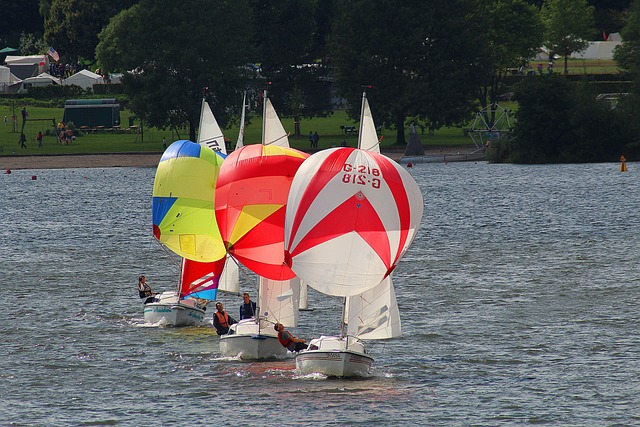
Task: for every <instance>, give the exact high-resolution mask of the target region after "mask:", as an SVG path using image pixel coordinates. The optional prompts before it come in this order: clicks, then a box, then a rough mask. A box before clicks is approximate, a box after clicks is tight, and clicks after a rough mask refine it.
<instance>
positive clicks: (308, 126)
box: [0, 106, 472, 156]
mask: <svg viewBox="0 0 640 427" xmlns="http://www.w3.org/2000/svg"><path fill="white" fill-rule="evenodd" d="M0 108H1V109H2V111H0V113H4V114H2V116H4V115H6V116H7V123H6V124H5V123H0V156H12V155H63V154H101V153H102V154H103V153H155V152H162V151H163V145H162V140H163V138H166V140H167V143H168V144H170V143H171V142H173V141H175V140H178V139H188V130H187V129H181V130H179V131H178V132H177V133H176V132H171V131H168V130H165V131H163V130H161V129H156V128H144V129H143V131H142V133H140V134H138V133H136V132H135V130H133V131H131V130H130V129H129V128H128V127H127V128H126V129H120V130H118V131H114V130H103V131H99V132H93V133H82V132H81V133H79V135H78V136H77V138H76V139H75V141H74V142H73V143H72V144H70V145H64V144H60V143H58V142H57V138H56V137H55V136H54V135H49V136H45V137H44V140H43V147H42V148H39V147H38V144H37V142H36V135H37V134H38V132H39V131H41V132H43V133H45V131H46V130H47V129H50V128H51V127H52V120H55V122H56V123H57V122H58V121H60V120H61V119H62V115H63V109H61V108H39V107H30V106H27V111H28V119H40V120H27V122H26V124H25V135H26V137H27V148H20V145H19V143H18V138H19V136H20V133H19V132H20V129H21V128H22V118H21V116H20V109H21V108H22V106H20V107H19V108H18V109H17V113H16V114H17V116H18V119H17V123H16V127H15V128H14V127H13V125H12V122H11V114H12V110H11V108H10V107H7V106H2V107H0ZM130 115H131V114H130V113H129V112H128V111H122V112H121V113H120V120H121V122H122V123H126V124H128V117H129V116H130ZM2 116H0V117H2ZM282 122H283V125H284V127H285V129H287V131H289V132H293V130H294V123H293V119H290V118H283V119H282ZM136 124H137V123H136ZM354 125H355V126H357V123H354V122H353V121H352V120H350V119H349V118H348V116H347V114H346V112H345V111H335V112H334V113H333V114H332V115H331V116H329V117H326V118H314V119H310V120H303V121H302V122H301V123H300V132H301V136H300V137H299V138H296V137H295V136H294V135H291V136H290V137H289V141H290V143H291V146H292V147H293V148H297V149H301V150H304V149H308V148H309V139H308V134H309V132H310V131H311V132H318V134H319V135H320V140H319V144H318V145H319V147H318V148H320V149H322V148H329V147H332V146H338V145H340V143H341V141H342V139H345V140H346V142H347V144H348V145H350V146H352V147H353V146H355V145H356V144H357V135H356V134H344V133H343V131H342V129H341V126H354ZM223 131H224V134H225V136H226V137H227V138H228V139H229V140H230V144H231V145H232V146H235V143H236V140H237V138H238V128H237V127H232V128H229V129H225V130H223ZM261 132H262V118H261V117H260V116H256V115H255V114H254V115H252V116H251V118H250V122H249V124H248V125H247V126H246V129H245V139H244V140H245V143H247V144H253V143H258V142H260V135H261ZM407 135H408V134H407ZM381 136H383V139H382V142H381V148H382V149H383V150H384V149H391V148H393V145H394V144H395V142H396V134H395V131H389V130H383V132H382V134H381ZM420 137H421V139H422V142H423V144H424V145H425V146H427V147H428V146H447V145H452V146H453V145H455V146H460V145H471V144H472V141H471V139H470V138H469V137H468V136H465V135H464V131H463V129H462V128H443V129H440V130H438V131H436V132H434V133H433V134H429V133H428V132H427V131H425V133H424V134H422V135H420Z"/></svg>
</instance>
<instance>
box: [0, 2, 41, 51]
mask: <svg viewBox="0 0 640 427" xmlns="http://www.w3.org/2000/svg"><path fill="white" fill-rule="evenodd" d="M38 8H39V0H20V1H3V2H1V3H0V20H1V21H0V22H1V23H0V49H2V48H4V47H13V48H18V46H19V44H20V34H22V33H25V34H37V35H38V36H42V32H43V22H42V17H41V16H40V13H39V11H38Z"/></svg>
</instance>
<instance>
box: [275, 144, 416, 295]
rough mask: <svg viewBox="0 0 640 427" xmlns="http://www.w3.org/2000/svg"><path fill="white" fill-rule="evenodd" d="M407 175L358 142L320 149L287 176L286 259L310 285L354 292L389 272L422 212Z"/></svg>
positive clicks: (322, 289) (334, 291)
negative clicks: (291, 177) (288, 188)
mask: <svg viewBox="0 0 640 427" xmlns="http://www.w3.org/2000/svg"><path fill="white" fill-rule="evenodd" d="M423 203H424V202H423V199H422V193H421V192H420V189H419V187H418V184H416V182H415V180H414V179H413V177H412V176H411V175H410V174H409V173H408V172H407V171H406V170H405V169H404V168H403V167H401V166H400V165H398V164H397V163H396V162H394V161H393V160H391V159H389V158H388V157H386V156H383V155H382V154H379V153H373V152H368V151H365V150H361V149H357V148H342V147H340V148H333V149H328V150H323V151H320V152H318V153H316V154H314V155H312V156H311V157H309V158H308V159H307V160H305V161H304V162H303V163H302V165H301V166H300V168H299V169H298V171H297V172H296V175H295V177H294V179H293V182H292V184H291V189H290V192H289V198H288V200H287V211H286V217H285V259H286V263H287V264H288V265H289V266H290V267H291V269H292V270H293V271H294V272H295V273H296V275H298V276H299V277H300V278H301V279H302V280H304V281H305V282H306V283H307V284H308V285H309V286H311V287H313V288H314V289H316V290H318V291H319V292H322V293H325V294H328V295H335V296H352V295H357V294H360V293H362V292H364V291H366V290H368V289H371V288H373V287H374V286H376V285H377V284H378V283H380V282H381V281H382V280H383V279H384V278H385V277H387V276H389V274H391V272H392V271H393V269H394V268H395V266H396V264H397V263H398V261H399V260H400V258H401V257H402V256H403V255H404V253H405V252H406V251H407V249H408V248H409V246H410V245H411V243H412V241H413V239H414V237H415V235H416V232H417V229H418V226H419V224H420V220H421V219H422V212H423Z"/></svg>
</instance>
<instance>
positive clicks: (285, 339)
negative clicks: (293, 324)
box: [273, 323, 307, 352]
mask: <svg viewBox="0 0 640 427" xmlns="http://www.w3.org/2000/svg"><path fill="white" fill-rule="evenodd" d="M273 329H275V330H276V331H278V341H280V344H282V346H283V347H286V348H287V349H288V350H289V351H295V352H298V351H300V350H305V349H306V348H307V344H305V343H306V342H307V340H303V339H302V338H296V337H294V336H293V335H292V334H291V332H289V331H286V330H285V329H284V325H283V324H282V323H276V324H275V325H274V326H273Z"/></svg>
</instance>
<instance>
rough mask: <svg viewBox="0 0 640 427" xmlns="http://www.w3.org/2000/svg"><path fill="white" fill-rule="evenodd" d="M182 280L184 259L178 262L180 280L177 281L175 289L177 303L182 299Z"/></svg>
mask: <svg viewBox="0 0 640 427" xmlns="http://www.w3.org/2000/svg"><path fill="white" fill-rule="evenodd" d="M183 280H184V258H182V261H180V279H179V280H178V288H177V289H176V295H177V296H178V302H179V301H180V300H181V299H182V281H183Z"/></svg>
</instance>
